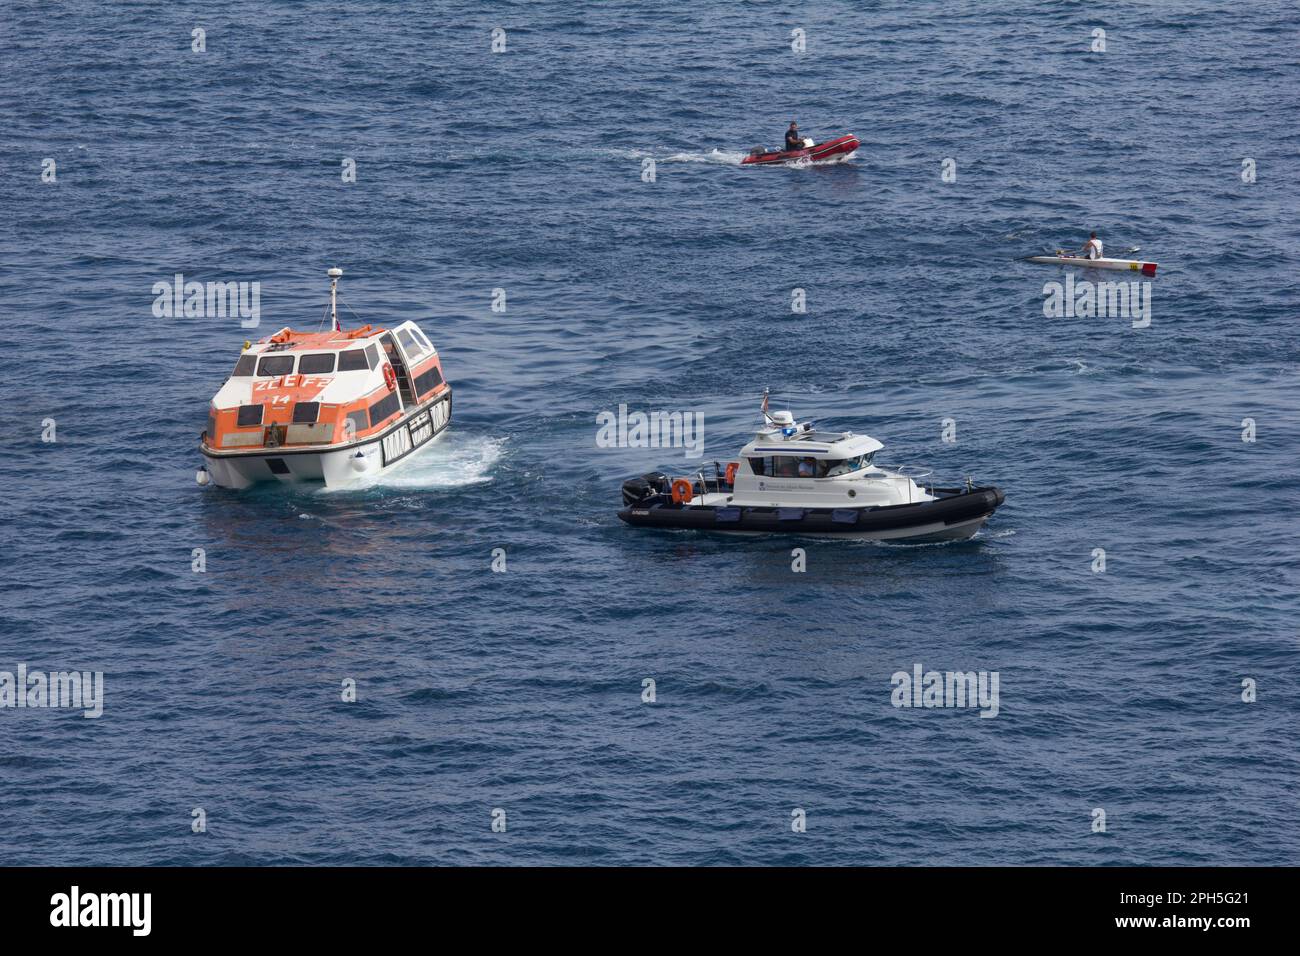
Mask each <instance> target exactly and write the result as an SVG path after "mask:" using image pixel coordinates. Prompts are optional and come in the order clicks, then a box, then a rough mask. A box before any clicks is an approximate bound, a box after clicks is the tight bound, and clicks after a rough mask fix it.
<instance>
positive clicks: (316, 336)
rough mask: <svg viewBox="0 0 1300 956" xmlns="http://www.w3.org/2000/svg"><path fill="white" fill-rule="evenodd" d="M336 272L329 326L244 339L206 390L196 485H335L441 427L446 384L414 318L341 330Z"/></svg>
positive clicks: (447, 401) (370, 470)
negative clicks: (229, 365)
mask: <svg viewBox="0 0 1300 956" xmlns="http://www.w3.org/2000/svg"><path fill="white" fill-rule="evenodd" d="M342 274H343V270H341V269H331V270H330V271H329V276H330V325H331V329H330V331H326V332H295V331H293V330H292V329H290V328H288V327H287V326H286V327H285V328H283V329H281V330H280V331H279V332H276V333H275V334H274V335H272V336H270V337H269V338H265V339H262V340H261V341H259V342H257V343H255V344H246V345H245V346H244V352H243V354H242V355H240V356H239V361H238V362H237V363H236V364H235V370H234V372H233V373H232V374H231V376H230V378H229V379H228V380H227V381H226V384H225V385H223V386H222V387H221V391H219V392H217V394H216V397H215V398H213V399H212V405H211V408H210V409H209V412H208V428H207V431H205V432H203V435H202V436H201V439H200V450H201V451H202V453H203V458H204V467H203V468H200V469H199V472H198V475H197V476H196V477H197V480H198V482H199V484H201V485H205V484H207V483H208V482H209V481H211V482H213V483H214V484H216V485H219V486H220V487H222V488H247V487H249V486H250V485H253V484H256V483H258V482H261V481H282V482H299V481H323V482H325V484H326V485H329V486H334V485H343V484H347V483H349V482H354V481H357V480H359V479H362V478H367V477H373V476H375V475H379V474H382V473H383V472H385V471H387V470H388V469H390V468H393V467H395V466H396V465H397V464H399V463H400V462H403V461H406V460H407V459H408V458H409V457H410V456H411V455H413V454H414V453H415V452H416V451H417V450H418V449H420V448H422V447H424V446H425V445H427V444H429V443H430V442H432V441H433V439H434V438H435V437H437V435H438V434H440V433H441V432H442V431H443V429H445V428H446V427H447V424H448V423H449V422H450V421H451V386H450V385H449V384H447V382H446V381H444V380H443V377H442V364H441V361H440V360H439V358H438V352H437V350H436V349H435V348H434V347H433V344H432V343H431V342H430V341H429V340H428V338H426V337H425V334H424V333H423V332H422V331H421V330H420V327H419V326H418V325H416V324H415V323H414V322H403V323H402V324H401V325H398V326H396V327H395V328H392V329H382V328H373V327H371V326H370V325H363V326H362V327H361V328H358V329H351V330H349V331H346V332H345V331H344V330H343V329H342V327H341V326H340V325H339V321H338V310H337V294H338V280H339V277H340V276H341V275H342Z"/></svg>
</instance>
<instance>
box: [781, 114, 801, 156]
mask: <svg viewBox="0 0 1300 956" xmlns="http://www.w3.org/2000/svg"><path fill="white" fill-rule="evenodd" d="M785 148H786V149H787V150H791V149H803V137H802V136H800V135H799V124H798V123H796V122H795V121H794V120H790V128H789V129H788V130H786V131H785Z"/></svg>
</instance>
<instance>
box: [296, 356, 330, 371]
mask: <svg viewBox="0 0 1300 956" xmlns="http://www.w3.org/2000/svg"><path fill="white" fill-rule="evenodd" d="M333 371H334V353H333V352H313V353H312V354H311V355H304V356H303V357H302V358H300V359H298V372H299V373H300V374H302V375H329V374H330V373H332V372H333Z"/></svg>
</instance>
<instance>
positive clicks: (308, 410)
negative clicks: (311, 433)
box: [293, 402, 320, 425]
mask: <svg viewBox="0 0 1300 956" xmlns="http://www.w3.org/2000/svg"><path fill="white" fill-rule="evenodd" d="M319 417H320V402H298V403H297V404H296V405H294V406H293V423H294V424H295V425H315V424H316V419H317V418H319Z"/></svg>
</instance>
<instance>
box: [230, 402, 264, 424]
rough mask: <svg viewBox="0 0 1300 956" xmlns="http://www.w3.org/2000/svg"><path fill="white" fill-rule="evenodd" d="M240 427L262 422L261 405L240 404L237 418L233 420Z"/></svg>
mask: <svg viewBox="0 0 1300 956" xmlns="http://www.w3.org/2000/svg"><path fill="white" fill-rule="evenodd" d="M235 423H236V424H237V425H238V426H239V427H240V428H247V427H248V426H249V425H260V424H262V406H261V405H240V406H239V418H238V419H237V420H236V422H235Z"/></svg>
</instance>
